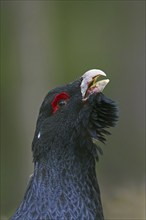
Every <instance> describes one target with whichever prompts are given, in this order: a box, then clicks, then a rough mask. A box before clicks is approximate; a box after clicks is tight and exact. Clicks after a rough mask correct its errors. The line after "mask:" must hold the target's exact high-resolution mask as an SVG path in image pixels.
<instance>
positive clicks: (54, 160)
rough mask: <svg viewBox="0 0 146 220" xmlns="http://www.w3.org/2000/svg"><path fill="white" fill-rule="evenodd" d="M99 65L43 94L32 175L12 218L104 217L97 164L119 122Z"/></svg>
mask: <svg viewBox="0 0 146 220" xmlns="http://www.w3.org/2000/svg"><path fill="white" fill-rule="evenodd" d="M99 76H104V77H105V76H106V74H105V73H104V72H103V71H101V70H97V69H93V70H89V71H87V72H86V73H85V74H84V75H83V76H82V77H81V78H80V79H79V80H76V81H74V82H72V83H70V84H67V85H64V86H61V87H58V88H55V89H53V90H51V91H49V93H48V94H47V96H46V97H45V99H44V101H43V103H42V105H41V108H40V112H39V116H38V120H37V124H36V131H35V135H34V139H33V143H32V152H33V161H34V173H33V175H32V177H31V179H30V182H29V185H28V187H27V190H26V193H25V196H24V198H23V201H22V202H21V204H20V206H19V208H18V209H17V211H16V213H15V214H14V216H13V217H11V220H103V219H104V217H103V209H102V204H101V198H100V190H99V186H98V181H97V178H96V172H95V162H96V160H97V159H98V155H99V153H100V154H101V153H102V150H101V148H100V147H99V146H97V144H95V141H93V139H95V140H98V141H101V142H105V135H108V134H110V133H109V131H107V128H109V127H114V126H115V124H116V122H117V120H118V110H117V105H116V104H115V102H113V101H112V100H110V99H109V98H107V97H106V96H105V95H104V94H103V93H102V90H103V89H104V87H105V86H106V84H107V83H108V82H109V80H108V79H104V80H100V81H97V79H98V77H99Z"/></svg>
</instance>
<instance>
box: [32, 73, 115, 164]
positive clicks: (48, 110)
mask: <svg viewBox="0 0 146 220" xmlns="http://www.w3.org/2000/svg"><path fill="white" fill-rule="evenodd" d="M101 77H106V74H105V73H104V72H103V71H101V70H98V69H93V70H89V71H87V72H86V73H85V74H84V75H83V76H82V77H81V78H80V79H78V80H75V81H74V82H72V83H69V84H67V85H64V86H60V87H57V88H55V89H52V90H51V91H49V92H48V94H47V95H46V97H45V98H44V101H43V103H42V105H41V108H40V112H39V116H38V120H37V125H36V131H35V135H34V139H33V144H32V150H33V155H34V160H38V159H39V158H41V157H44V156H45V155H47V154H48V152H49V151H50V149H53V150H54V151H55V150H56V148H59V149H60V150H61V149H63V148H64V147H67V148H69V147H70V146H72V143H74V142H76V144H77V146H78V148H79V149H81V148H82V149H83V148H86V149H88V150H89V152H90V153H92V154H93V155H94V156H95V157H96V158H97V157H98V154H97V152H98V151H99V152H100V153H101V149H100V148H99V147H98V146H97V144H95V143H94V142H93V139H95V140H98V141H101V142H105V140H106V139H105V136H106V135H108V134H110V133H109V131H107V128H109V127H114V126H115V124H116V122H117V120H118V110H117V105H116V103H115V102H113V101H112V100H110V99H109V98H107V97H106V96H105V95H104V94H103V93H102V91H103V89H104V88H105V86H106V85H107V84H108V82H109V79H102V80H99V78H101Z"/></svg>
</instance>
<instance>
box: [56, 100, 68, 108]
mask: <svg viewBox="0 0 146 220" xmlns="http://www.w3.org/2000/svg"><path fill="white" fill-rule="evenodd" d="M66 103H67V100H63V99H61V100H60V101H59V102H58V106H59V107H62V106H63V105H66Z"/></svg>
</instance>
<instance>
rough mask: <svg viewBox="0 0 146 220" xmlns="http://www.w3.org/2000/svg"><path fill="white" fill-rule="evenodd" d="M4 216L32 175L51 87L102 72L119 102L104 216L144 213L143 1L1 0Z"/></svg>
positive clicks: (104, 175) (103, 173)
mask: <svg viewBox="0 0 146 220" xmlns="http://www.w3.org/2000/svg"><path fill="white" fill-rule="evenodd" d="M0 23H1V204H0V207H1V220H7V219H8V217H9V216H10V215H12V213H14V211H15V209H16V208H17V207H18V205H19V203H20V201H21V200H22V198H23V195H24V192H25V189H26V185H27V183H28V181H29V176H30V175H31V173H32V172H33V163H32V154H31V142H32V138H33V134H34V129H35V123H36V119H37V115H38V111H39V107H40V105H41V102H42V100H43V98H44V96H45V95H46V93H47V92H48V91H49V90H50V89H51V88H53V87H56V86H58V85H61V84H64V83H68V82H70V81H74V80H75V79H76V78H79V77H80V76H81V75H82V74H83V73H84V72H85V71H87V70H89V69H93V68H98V69H102V70H103V71H105V73H106V74H107V78H109V79H110V83H109V84H108V86H107V87H106V88H105V90H104V93H105V94H106V95H107V96H109V97H110V98H112V99H113V100H116V101H117V103H118V105H119V107H120V121H119V123H118V126H117V127H116V128H114V129H112V130H111V132H112V136H110V137H108V138H107V139H108V141H107V144H106V145H105V146H103V151H104V155H103V157H100V161H99V162H98V163H97V176H98V180H99V184H100V188H101V194H102V201H103V207H104V213H105V218H106V219H111V220H112V219H125V220H127V219H136V220H140V219H144V218H145V126H144V124H145V105H144V104H145V1H141V0H140V1H138V0H137V1H132V0H131V1H124V0H123V1H118V0H117V1H110V0H109V1H1V21H0Z"/></svg>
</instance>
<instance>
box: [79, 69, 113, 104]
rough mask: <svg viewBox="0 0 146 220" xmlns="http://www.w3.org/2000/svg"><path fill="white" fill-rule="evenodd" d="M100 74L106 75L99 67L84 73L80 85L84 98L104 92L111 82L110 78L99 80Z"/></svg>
mask: <svg viewBox="0 0 146 220" xmlns="http://www.w3.org/2000/svg"><path fill="white" fill-rule="evenodd" d="M100 76H106V74H105V73H104V72H103V71H101V70H98V69H93V70H89V71H87V72H86V73H84V75H83V76H82V82H81V85H80V87H81V93H82V98H83V100H86V99H88V98H89V96H90V95H91V94H93V93H99V92H102V91H103V89H104V88H105V86H106V85H107V84H108V83H109V79H104V80H100V81H97V80H98V78H99V77H100Z"/></svg>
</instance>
